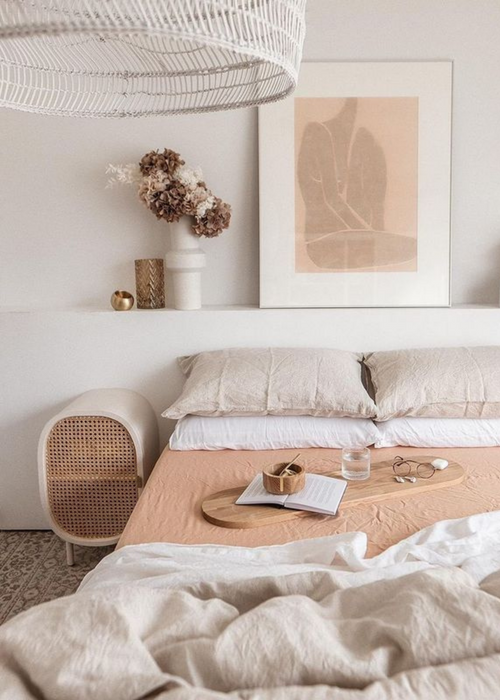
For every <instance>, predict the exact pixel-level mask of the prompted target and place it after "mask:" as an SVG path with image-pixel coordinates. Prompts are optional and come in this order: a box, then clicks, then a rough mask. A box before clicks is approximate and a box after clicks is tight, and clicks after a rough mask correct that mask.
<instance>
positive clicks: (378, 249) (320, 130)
mask: <svg viewBox="0 0 500 700" xmlns="http://www.w3.org/2000/svg"><path fill="white" fill-rule="evenodd" d="M451 94H452V64H451V63H449V62H438V63H305V64H303V65H302V68H301V73H300V79H299V85H298V87H297V90H296V91H295V93H294V94H293V95H292V96H291V97H289V98H288V99H286V100H284V101H282V102H279V103H276V104H274V105H269V106H266V107H261V108H260V109H259V159H260V212H261V213H260V217H261V219H260V305H261V307H342V306H345V307H354V306H379V307H380V306H448V305H449V303H450V155H451Z"/></svg>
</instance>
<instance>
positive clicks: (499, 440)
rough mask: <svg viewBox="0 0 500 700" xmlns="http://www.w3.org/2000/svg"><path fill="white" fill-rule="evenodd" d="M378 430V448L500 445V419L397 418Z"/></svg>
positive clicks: (380, 424) (381, 425) (379, 425)
mask: <svg viewBox="0 0 500 700" xmlns="http://www.w3.org/2000/svg"><path fill="white" fill-rule="evenodd" d="M377 428H378V438H377V440H376V442H375V447H396V446H402V447H496V446H497V445H500V418H393V419H392V420H388V421H385V422H384V423H377Z"/></svg>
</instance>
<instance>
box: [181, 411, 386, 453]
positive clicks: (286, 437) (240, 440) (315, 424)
mask: <svg viewBox="0 0 500 700" xmlns="http://www.w3.org/2000/svg"><path fill="white" fill-rule="evenodd" d="M377 438H378V430H377V427H376V425H375V424H374V423H373V422H372V421H371V420H368V419H366V418H324V417H317V416H186V417H185V418H182V419H181V420H180V421H178V422H177V425H176V427H175V431H174V434H173V435H172V437H171V438H170V449H172V450H282V449H287V448H295V447H297V448H306V447H348V446H350V447H353V446H362V447H366V446H368V445H373V443H374V442H375V440H376V439H377Z"/></svg>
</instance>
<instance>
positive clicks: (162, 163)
mask: <svg viewBox="0 0 500 700" xmlns="http://www.w3.org/2000/svg"><path fill="white" fill-rule="evenodd" d="M180 165H184V161H183V160H182V158H181V157H180V155H179V154H178V153H176V152H175V151H172V150H170V148H165V150H164V151H163V153H158V151H150V152H149V153H146V155H145V156H143V158H142V159H141V162H140V163H139V167H140V169H141V173H142V174H143V175H149V173H150V172H151V171H152V170H163V172H164V173H167V175H171V176H173V174H174V172H175V171H176V170H177V168H178V167H179V166H180Z"/></svg>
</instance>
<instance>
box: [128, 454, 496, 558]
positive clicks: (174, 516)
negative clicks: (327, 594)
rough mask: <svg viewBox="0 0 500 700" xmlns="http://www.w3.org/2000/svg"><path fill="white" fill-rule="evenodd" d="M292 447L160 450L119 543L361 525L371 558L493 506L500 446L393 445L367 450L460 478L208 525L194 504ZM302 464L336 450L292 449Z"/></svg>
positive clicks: (286, 536)
mask: <svg viewBox="0 0 500 700" xmlns="http://www.w3.org/2000/svg"><path fill="white" fill-rule="evenodd" d="M297 452H298V450H296V449H295V450H267V451H258V450H257V451H239V450H222V451H219V452H201V451H200V452H198V451H192V452H174V451H171V450H169V449H167V450H165V451H164V452H163V454H162V456H161V457H160V459H159V461H158V462H157V464H156V466H155V468H154V470H153V472H152V474H151V476H150V477H149V480H148V482H147V484H146V487H145V489H144V492H143V494H142V496H141V498H140V499H139V502H138V504H137V506H136V508H135V509H134V512H133V513H132V516H131V517H130V520H129V522H128V523H127V525H126V527H125V530H124V532H123V535H122V537H121V539H120V541H119V543H118V546H119V547H122V546H124V545H128V544H142V543H146V542H173V543H179V544H206V543H213V544H224V545H239V546H244V547H255V546H261V545H272V544H283V543H285V542H293V541H295V540H302V539H311V538H314V537H324V536H326V535H332V534H338V533H344V532H355V531H358V530H360V531H362V532H365V533H366V534H367V537H368V555H369V556H373V555H375V554H378V553H380V552H382V551H383V550H385V549H387V547H390V546H391V545H393V544H396V543H397V542H399V541H400V540H402V539H404V538H405V537H408V536H409V535H411V534H413V533H414V532H417V531H418V530H420V529H422V528H423V527H427V526H429V525H432V524H433V523H435V522H437V521H438V520H443V519H452V518H462V517H465V516H468V515H473V514H475V513H483V512H487V511H492V510H497V509H499V508H500V447H489V448H461V449H440V448H439V449H438V448H432V449H423V448H418V449H415V448H402V447H393V448H387V449H377V450H372V461H373V462H377V461H382V460H386V459H392V458H393V457H394V456H395V455H398V454H401V455H403V456H410V455H415V454H421V455H433V456H440V457H444V458H445V459H448V460H455V461H456V462H459V463H460V464H461V465H462V466H463V467H464V469H465V471H466V478H465V480H464V481H463V483H461V484H459V485H458V486H452V487H449V488H445V489H438V490H437V491H435V492H430V493H426V494H421V495H417V496H413V497H411V498H404V499H395V500H391V501H386V502H382V503H380V504H374V503H370V504H366V505H357V506H355V507H346V506H345V505H341V506H340V514H339V516H338V517H335V518H332V517H330V516H321V515H311V516H310V517H305V518H298V519H296V520H290V521H287V522H284V523H279V524H276V525H267V526H265V527H258V528H255V529H252V530H229V529H226V528H222V527H217V526H216V525H211V524H210V523H208V522H206V520H204V518H203V516H202V514H201V502H202V501H203V500H204V499H205V498H207V497H208V496H210V495H211V494H213V493H215V492H216V491H222V490H224V489H229V488H233V487H235V486H243V485H245V484H249V483H250V481H251V480H252V479H253V477H254V476H255V474H256V473H257V472H258V471H260V470H262V469H263V468H264V467H266V466H269V465H270V464H274V463H276V462H284V461H289V460H291V459H292V458H293V457H295V455H296V454H297ZM300 452H301V457H300V459H299V460H298V461H299V463H300V464H302V465H304V466H305V467H306V468H307V469H308V470H310V471H313V472H317V473H319V474H320V473H324V472H329V471H332V470H335V469H337V468H339V465H340V450H335V449H321V448H310V449H305V450H300Z"/></svg>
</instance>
